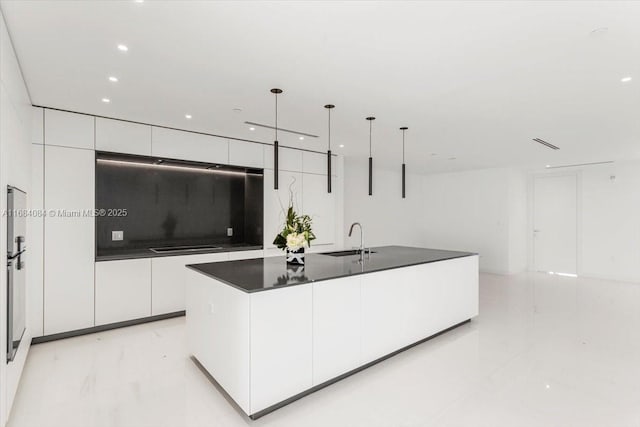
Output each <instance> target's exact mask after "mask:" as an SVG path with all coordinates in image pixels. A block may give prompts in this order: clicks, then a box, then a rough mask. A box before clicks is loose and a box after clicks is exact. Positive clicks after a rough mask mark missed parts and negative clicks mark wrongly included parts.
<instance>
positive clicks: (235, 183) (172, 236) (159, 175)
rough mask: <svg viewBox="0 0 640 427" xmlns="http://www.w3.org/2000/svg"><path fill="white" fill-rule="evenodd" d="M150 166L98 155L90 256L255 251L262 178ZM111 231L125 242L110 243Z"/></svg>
mask: <svg viewBox="0 0 640 427" xmlns="http://www.w3.org/2000/svg"><path fill="white" fill-rule="evenodd" d="M154 161H155V162H157V161H158V159H155V158H153V159H152V158H149V157H142V156H117V155H113V154H110V153H98V154H97V159H96V208H97V209H104V210H105V211H106V212H107V215H106V216H97V217H96V243H97V248H96V250H97V251H96V255H97V256H102V255H114V254H118V253H119V252H123V253H124V252H131V251H135V250H137V249H140V250H148V249H149V248H153V247H167V246H191V245H225V246H226V245H229V246H242V245H246V246H262V221H263V220H262V218H263V216H262V213H263V175H262V170H254V169H252V170H245V169H242V168H233V167H228V166H221V165H218V168H216V165H207V164H203V163H190V162H181V161H180V162H178V161H171V160H165V161H163V164H162V165H159V166H158V165H153V164H152V163H153V162H154ZM207 166H210V167H211V169H214V170H210V169H206V168H207ZM119 210H126V216H120V215H118V214H119V213H120V212H119ZM109 214H111V215H109ZM227 228H233V236H232V237H227ZM112 231H123V234H124V240H122V241H113V240H112V238H111V237H112V236H111V233H112Z"/></svg>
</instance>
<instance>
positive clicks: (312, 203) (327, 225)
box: [302, 173, 336, 245]
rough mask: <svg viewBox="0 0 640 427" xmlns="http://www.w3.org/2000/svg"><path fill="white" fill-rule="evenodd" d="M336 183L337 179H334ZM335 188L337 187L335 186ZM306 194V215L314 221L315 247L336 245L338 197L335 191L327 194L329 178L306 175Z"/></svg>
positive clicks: (303, 187) (304, 177) (303, 179)
mask: <svg viewBox="0 0 640 427" xmlns="http://www.w3.org/2000/svg"><path fill="white" fill-rule="evenodd" d="M332 180H333V182H334V183H335V178H332ZM333 187H335V185H334V186H333ZM302 191H303V193H304V213H305V214H307V215H309V216H311V218H312V219H313V233H314V234H315V236H316V240H314V241H313V243H312V244H313V245H326V244H332V243H335V237H336V236H335V234H336V226H335V217H336V196H335V191H336V190H333V191H334V192H332V193H327V177H326V176H325V175H313V174H307V173H305V174H304V175H303V177H302Z"/></svg>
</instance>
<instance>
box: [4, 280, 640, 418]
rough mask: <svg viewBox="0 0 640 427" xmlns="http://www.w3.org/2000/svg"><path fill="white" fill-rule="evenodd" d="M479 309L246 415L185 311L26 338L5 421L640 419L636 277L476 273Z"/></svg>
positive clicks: (638, 286) (639, 320)
mask: <svg viewBox="0 0 640 427" xmlns="http://www.w3.org/2000/svg"><path fill="white" fill-rule="evenodd" d="M480 289H481V292H480V299H481V304H480V305H481V306H480V312H481V314H480V316H479V317H478V318H477V319H475V320H474V321H473V322H471V323H470V324H467V325H465V326H462V327H460V328H458V329H456V330H454V331H452V332H449V333H447V334H445V335H442V336H440V337H438V338H436V339H434V340H432V341H429V342H427V343H425V344H422V345H420V346H418V347H415V348H413V349H411V350H409V351H407V352H404V353H402V354H400V355H398V356H396V357H394V358H392V359H389V360H387V361H385V362H383V363H381V364H379V365H376V366H374V367H372V368H370V369H368V370H366V371H364V372H361V373H359V374H356V375H354V376H352V377H350V378H348V379H346V380H344V381H341V382H339V383H337V384H334V385H332V386H330V387H328V388H325V389H323V390H321V391H319V392H317V393H315V394H313V395H310V396H307V397H305V398H303V399H302V400H299V401H297V402H295V403H293V404H291V405H289V406H287V407H285V408H282V409H280V410H278V411H276V412H274V413H272V414H270V415H267V416H265V417H263V418H261V419H259V420H257V421H251V420H249V419H248V418H245V417H243V416H242V415H240V414H239V413H238V412H237V411H236V410H235V409H234V408H233V407H232V406H231V405H230V404H229V403H228V402H227V401H226V400H225V398H224V397H223V396H222V395H221V394H220V393H219V392H218V391H217V390H216V388H215V387H214V386H213V385H212V384H211V383H209V381H208V380H207V379H206V378H205V376H204V375H203V374H202V373H201V372H200V371H199V370H198V368H197V367H196V365H195V364H194V363H193V362H192V361H191V360H190V359H189V355H188V354H187V352H186V350H185V341H184V318H177V319H171V320H166V321H161V322H156V323H151V324H146V325H140V326H135V327H130V328H124V329H119V330H114V331H108V332H103V333H99V334H93V335H87V336H83V337H77V338H72V339H67V340H62V341H56V342H52V343H47V344H40V345H36V346H34V347H33V348H32V349H31V354H30V356H29V359H28V361H27V365H26V368H25V373H24V377H23V380H22V384H21V386H20V389H19V391H18V396H17V398H16V403H15V406H14V409H13V413H12V415H11V419H10V422H9V426H10V427H74V426H78V427H94V426H96V427H98V426H109V427H125V426H126V427H147V426H148V427H160V426H171V427H180V426H190V427H200V426H203V427H204V426H207V427H223V426H224V427H227V426H229V427H232V426H246V425H253V426H256V427H258V426H260V427H262V426H278V427H281V426H282V427H284V426H295V427H307V426H323V427H338V426H349V427H355V426H367V427H375V426H381V427H382V426H384V427H391V426H393V427H396V426H397V427H408V426H439V427H453V426H474V427H485V426H486V427H497V426H508V427H521V426H562V427H567V426H576V427H578V426H579V427H586V426H597V427H605V426H606V427H626V426H633V427H639V426H640V284H629V283H620V282H610V281H604V280H594V279H583V278H579V279H575V278H565V277H555V276H548V275H543V274H523V275H518V276H511V277H506V276H494V275H481V286H480Z"/></svg>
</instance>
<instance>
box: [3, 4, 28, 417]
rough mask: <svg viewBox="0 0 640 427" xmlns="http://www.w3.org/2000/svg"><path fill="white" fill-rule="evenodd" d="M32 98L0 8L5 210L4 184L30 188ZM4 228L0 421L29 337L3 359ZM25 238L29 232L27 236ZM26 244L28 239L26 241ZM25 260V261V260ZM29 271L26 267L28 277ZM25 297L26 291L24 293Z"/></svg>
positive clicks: (25, 355) (4, 199) (5, 275)
mask: <svg viewBox="0 0 640 427" xmlns="http://www.w3.org/2000/svg"><path fill="white" fill-rule="evenodd" d="M31 112H32V110H31V101H30V99H29V95H28V92H27V88H26V86H25V83H24V79H23V77H22V73H21V72H20V67H19V65H18V61H17V59H16V56H15V52H14V50H13V46H12V44H11V39H10V37H9V34H8V32H7V28H6V24H5V22H4V16H2V13H1V12H0V190H1V194H0V210H2V212H5V211H6V208H7V197H6V187H7V185H13V186H15V187H18V188H20V189H22V190H25V191H27V193H28V194H29V192H30V191H31V182H30V179H31V150H30V146H31V140H30V138H31V135H30V132H31ZM6 232H7V222H6V217H5V216H4V215H2V217H1V220H0V236H2V238H1V239H0V259H1V260H2V262H0V343H1V347H2V351H0V354H1V356H0V425H5V423H6V420H7V417H8V414H9V411H10V408H11V404H12V402H13V398H14V396H15V392H16V389H17V386H18V381H19V378H20V375H21V373H22V368H23V367H24V362H25V360H26V357H27V352H28V349H29V344H30V341H31V331H30V328H29V325H27V330H26V332H25V334H24V336H23V344H22V345H21V346H20V348H19V351H18V353H17V354H16V358H15V359H14V361H13V362H11V363H10V364H7V363H6V351H5V350H4V349H5V348H6V344H5V343H6V342H7V336H6V334H7V323H6V322H7V300H6V299H7V280H6V277H7V267H6V263H5V262H4V261H5V260H6V255H7V248H6V244H5V240H3V239H5V236H6ZM27 238H28V236H27ZM27 244H28V243H27ZM27 262H28V261H27ZM28 280H29V272H28V269H27V281H28ZM27 298H28V295H27Z"/></svg>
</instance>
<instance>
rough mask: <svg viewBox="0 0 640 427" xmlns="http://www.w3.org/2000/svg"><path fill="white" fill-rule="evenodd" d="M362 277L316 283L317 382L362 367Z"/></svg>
mask: <svg viewBox="0 0 640 427" xmlns="http://www.w3.org/2000/svg"><path fill="white" fill-rule="evenodd" d="M360 338H361V335H360V278H359V277H358V276H355V277H348V278H343V279H335V280H325V281H322V282H316V283H314V284H313V385H318V384H321V383H323V382H325V381H327V380H330V379H332V378H335V377H337V376H339V375H341V374H344V373H345V372H348V371H350V370H352V369H355V368H357V367H358V366H360V359H361V355H360Z"/></svg>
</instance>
